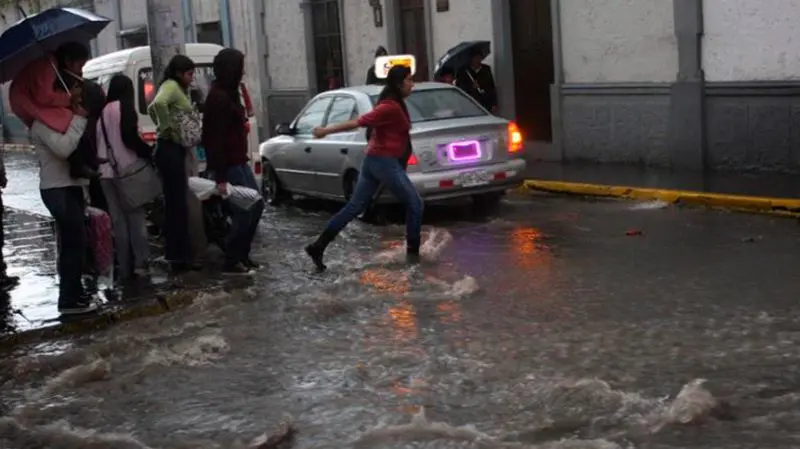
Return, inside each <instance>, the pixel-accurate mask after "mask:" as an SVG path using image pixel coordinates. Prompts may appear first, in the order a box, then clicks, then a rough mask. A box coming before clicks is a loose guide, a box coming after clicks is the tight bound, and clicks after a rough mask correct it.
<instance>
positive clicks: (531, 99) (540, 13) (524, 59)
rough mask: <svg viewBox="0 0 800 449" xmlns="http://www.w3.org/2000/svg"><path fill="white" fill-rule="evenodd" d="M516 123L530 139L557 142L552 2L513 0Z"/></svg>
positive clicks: (511, 3)
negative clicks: (553, 104)
mask: <svg viewBox="0 0 800 449" xmlns="http://www.w3.org/2000/svg"><path fill="white" fill-rule="evenodd" d="M509 3H510V8H511V9H510V13H511V48H512V52H511V56H512V58H513V61H514V92H515V97H516V101H515V103H516V120H517V124H518V125H519V126H520V128H521V129H522V132H523V133H524V135H525V137H526V140H536V141H545V142H552V141H553V131H552V118H551V115H550V114H551V113H550V103H551V99H550V85H551V84H553V83H554V82H555V64H554V61H553V23H552V16H551V15H550V8H551V5H550V3H551V1H550V0H510V1H509Z"/></svg>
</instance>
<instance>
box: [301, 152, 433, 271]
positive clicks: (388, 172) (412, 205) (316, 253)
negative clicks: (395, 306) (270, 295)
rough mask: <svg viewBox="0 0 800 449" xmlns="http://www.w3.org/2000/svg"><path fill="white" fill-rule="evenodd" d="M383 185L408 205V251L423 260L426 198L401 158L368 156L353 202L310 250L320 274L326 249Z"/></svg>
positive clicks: (362, 166)
mask: <svg viewBox="0 0 800 449" xmlns="http://www.w3.org/2000/svg"><path fill="white" fill-rule="evenodd" d="M381 184H383V185H384V186H386V188H387V189H389V191H390V192H392V194H393V195H394V196H395V197H397V198H398V199H399V200H400V201H402V202H403V204H404V205H405V207H406V251H407V253H408V255H409V256H410V257H414V258H416V257H419V247H420V243H421V240H422V237H421V233H422V212H423V203H422V198H420V196H419V192H417V189H416V188H415V187H414V184H413V183H412V182H411V180H410V179H409V178H408V174H406V171H405V168H403V165H402V164H401V163H400V161H399V160H398V159H397V158H395V157H389V156H371V155H368V156H366V157H365V158H364V162H363V164H362V165H361V173H360V174H359V176H358V182H357V183H356V188H355V191H354V192H353V196H352V197H350V201H348V202H347V204H346V205H345V206H344V207H343V208H342V210H340V211H339V212H338V213H337V214H336V215H335V216H334V217H333V218H331V220H330V221H329V222H328V226H327V227H326V228H325V230H324V231H323V233H322V235H320V237H319V238H318V239H317V241H316V242H314V243H312V244H311V245H309V246H308V247H306V252H307V253H308V255H309V256H311V259H312V260H313V261H314V264H315V265H316V266H317V269H318V270H324V269H325V265H324V264H323V263H322V256H323V253H324V252H325V248H326V247H327V246H328V244H329V243H330V242H331V241H332V240H333V239H334V238H336V236H337V235H338V234H339V232H341V230H342V229H344V227H345V226H347V224H348V223H350V222H351V221H353V220H354V219H355V218H356V217H358V215H360V214H361V213H362V212H364V210H365V209H366V207H367V206H368V205H369V203H370V201H371V200H372V197H373V195H374V194H375V192H377V190H378V188H379V187H380V186H381Z"/></svg>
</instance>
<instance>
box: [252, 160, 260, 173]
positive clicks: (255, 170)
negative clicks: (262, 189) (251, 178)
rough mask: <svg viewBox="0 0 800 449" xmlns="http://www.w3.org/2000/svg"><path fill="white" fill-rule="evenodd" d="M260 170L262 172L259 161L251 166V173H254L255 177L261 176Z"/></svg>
mask: <svg viewBox="0 0 800 449" xmlns="http://www.w3.org/2000/svg"><path fill="white" fill-rule="evenodd" d="M261 170H262V168H261V162H260V161H256V163H255V164H253V173H255V174H256V176H257V175H260V174H261Z"/></svg>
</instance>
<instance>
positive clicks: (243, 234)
mask: <svg viewBox="0 0 800 449" xmlns="http://www.w3.org/2000/svg"><path fill="white" fill-rule="evenodd" d="M226 179H227V180H228V184H230V185H232V186H241V187H247V188H250V189H254V190H256V191H258V190H259V189H258V183H256V177H255V176H254V175H253V170H251V169H250V166H249V165H247V164H242V165H235V166H232V167H228V169H227V173H226ZM230 209H231V218H232V222H233V223H232V225H231V229H230V233H229V234H228V239H227V241H226V242H225V262H226V264H228V265H232V264H236V263H242V264H243V265H244V266H245V267H247V268H254V267H255V263H253V262H252V260H251V259H250V250H251V249H252V246H253V239H254V238H255V235H256V231H257V230H258V222H259V221H261V215H262V214H263V213H264V201H263V200H259V201H258V202H257V203H256V204H254V205H253V206H252V207H251V208H250V209H243V208H241V207H238V206H235V205H233V204H231V205H230Z"/></svg>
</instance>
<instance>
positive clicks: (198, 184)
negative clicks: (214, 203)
mask: <svg viewBox="0 0 800 449" xmlns="http://www.w3.org/2000/svg"><path fill="white" fill-rule="evenodd" d="M189 190H191V191H192V193H194V196H196V197H197V199H199V200H200V201H205V200H207V199H209V198H211V197H212V196H214V195H217V194H218V192H217V183H216V182H214V181H212V180H210V179H206V178H201V177H199V176H190V177H189Z"/></svg>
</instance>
